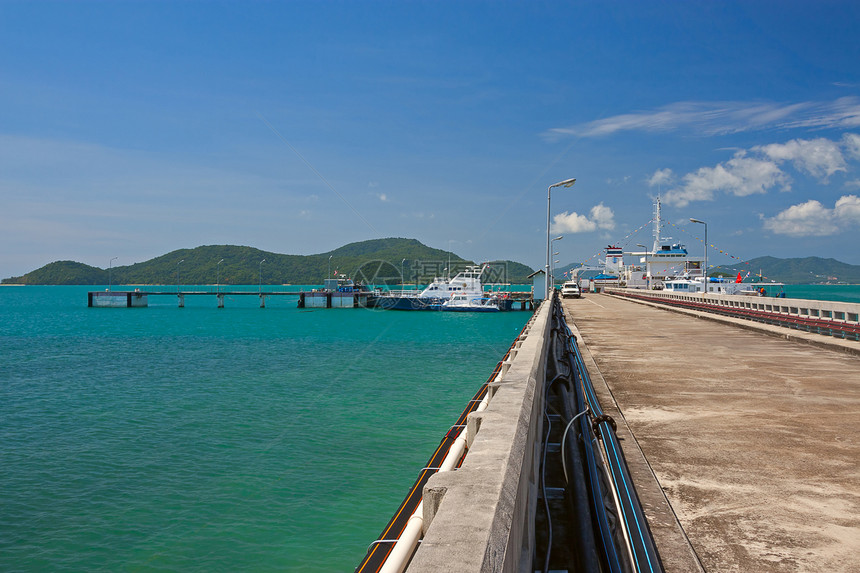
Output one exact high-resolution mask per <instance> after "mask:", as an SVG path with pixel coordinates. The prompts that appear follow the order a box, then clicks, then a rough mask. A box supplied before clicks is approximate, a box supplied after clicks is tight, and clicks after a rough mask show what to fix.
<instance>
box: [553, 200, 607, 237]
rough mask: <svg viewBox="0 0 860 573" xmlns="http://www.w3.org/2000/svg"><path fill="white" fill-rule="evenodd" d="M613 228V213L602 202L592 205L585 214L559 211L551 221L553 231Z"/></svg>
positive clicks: (580, 231)
mask: <svg viewBox="0 0 860 573" xmlns="http://www.w3.org/2000/svg"><path fill="white" fill-rule="evenodd" d="M614 228H615V213H613V212H612V209H611V208H610V207H607V206H605V205H604V204H603V203H598V204H597V205H595V206H594V207H592V208H591V211H590V212H589V214H588V215H587V216H586V215H580V214H579V213H577V212H575V211H574V212H571V213H568V212H567V211H565V212H564V213H559V214H558V215H556V216H555V217H553V223H552V232H553V233H590V232H592V231H596V230H598V229H603V230H610V231H611V230H612V229H614Z"/></svg>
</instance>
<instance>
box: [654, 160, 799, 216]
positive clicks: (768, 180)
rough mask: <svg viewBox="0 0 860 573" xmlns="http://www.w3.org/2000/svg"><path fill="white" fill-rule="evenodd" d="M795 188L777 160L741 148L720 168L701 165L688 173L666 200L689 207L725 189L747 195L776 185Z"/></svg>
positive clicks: (734, 193) (763, 191)
mask: <svg viewBox="0 0 860 573" xmlns="http://www.w3.org/2000/svg"><path fill="white" fill-rule="evenodd" d="M775 186H779V187H781V188H782V189H783V190H789V189H790V188H791V179H790V178H789V177H788V175H786V174H785V173H784V172H783V171H782V170H781V169H780V168H779V166H778V165H777V164H776V163H774V162H773V161H769V160H763V159H756V158H754V157H747V155H746V152H744V151H738V152H737V153H735V156H734V157H733V158H731V159H730V160H729V161H726V162H725V163H720V164H718V165H717V166H716V167H700V168H699V169H698V170H697V171H695V172H694V173H688V174H686V175H684V178H683V184H682V185H681V186H680V187H676V188H675V189H671V190H669V191H668V192H667V193H666V194H665V195H664V198H663V199H664V201H665V202H666V203H668V204H670V205H675V206H677V207H685V206H686V205H688V204H689V203H690V202H692V201H711V200H713V198H714V193H715V192H717V191H725V192H728V193H731V194H733V195H736V196H738V197H744V196H747V195H752V194H754V193H767V191H768V190H769V189H771V188H772V187H775Z"/></svg>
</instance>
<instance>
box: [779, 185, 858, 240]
mask: <svg viewBox="0 0 860 573" xmlns="http://www.w3.org/2000/svg"><path fill="white" fill-rule="evenodd" d="M851 225H860V198H858V197H857V196H856V195H844V196H842V197H840V198H839V199H838V200H837V201H836V204H835V206H834V208H833V209H828V208H827V207H825V206H824V205H822V204H821V203H820V202H818V201H816V200H815V199H812V200H809V201H807V202H806V203H800V204H799V205H792V206H791V207H789V208H788V209H786V210H785V211H782V212H780V213H778V214H777V215H776V216H775V217H772V218H764V228H765V229H767V230H769V231H773V232H774V233H776V234H778V235H790V236H793V237H810V236H813V237H821V236H826V235H833V234H836V233H838V232H839V231H840V230H842V229H844V228H845V227H846V226H851Z"/></svg>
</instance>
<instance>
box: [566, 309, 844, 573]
mask: <svg viewBox="0 0 860 573" xmlns="http://www.w3.org/2000/svg"><path fill="white" fill-rule="evenodd" d="M564 308H565V314H566V315H567V319H568V322H569V323H570V324H571V326H572V327H573V330H574V334H576V335H577V337H578V338H579V339H580V340H581V342H582V343H584V345H583V344H581V345H580V348H581V349H582V352H583V354H584V357H585V361H586V364H587V366H588V367H589V371H590V373H591V376H592V380H594V381H595V386H596V387H597V386H598V383H597V381H598V380H603V381H604V382H605V387H604V388H605V391H604V396H600V399H601V402H603V403H604V404H605V405H607V406H608V404H606V401H607V400H613V401H615V402H616V404H617V411H618V415H619V416H623V420H624V421H625V422H626V426H627V427H628V428H629V432H630V433H629V438H630V439H629V443H625V444H624V449H625V455H627V456H628V457H632V456H631V452H634V451H635V450H640V451H641V453H642V458H641V460H640V462H642V464H644V465H642V464H640V467H639V476H638V477H637V476H634V480H635V481H636V482H637V483H636V486H637V489H639V491H640V494H641V495H643V498H647V497H648V496H650V498H649V499H652V500H653V501H655V503H658V505H659V502H660V498H661V497H663V495H662V494H665V499H667V500H668V502H669V503H670V504H671V512H673V513H674V514H675V515H677V517H678V521H679V522H680V524H681V526H682V527H683V532H682V534H686V536H687V537H688V538H689V540H690V542H691V544H692V547H693V548H694V549H695V552H696V554H697V556H698V559H699V560H700V561H701V564H702V566H703V567H704V569H705V570H706V571H756V572H771V571H772V572H783V571H808V572H813V571H816V572H817V571H844V572H849V571H860V473H858V467H860V422H858V420H860V357H858V355H857V354H855V353H853V352H850V350H851V347H849V346H848V345H855V346H857V345H860V343H858V342H856V341H853V342H852V341H839V340H832V339H829V338H828V337H822V336H820V335H818V334H805V333H797V332H792V334H791V337H790V338H792V339H789V338H787V337H786V336H785V329H779V328H777V327H766V326H762V327H761V328H756V327H755V326H752V325H751V324H750V323H749V321H741V320H736V321H735V322H736V324H733V323H732V319H721V320H720V321H715V320H714V319H713V318H712V317H711V316H708V315H705V314H704V313H694V312H687V313H678V312H674V311H670V310H666V309H662V308H654V307H652V306H648V305H644V304H639V303H636V302H631V301H628V300H623V299H620V298H618V297H613V296H609V295H597V294H588V295H586V296H585V297H583V298H582V299H573V300H566V301H564ZM740 326H742V327H743V328H741V327H740ZM805 337H811V338H810V340H809V341H806V340H804V338H805ZM822 339H823V342H822ZM829 340H832V344H829V343H828V341H829ZM803 342H812V343H814V344H815V346H813V345H811V344H804V343H803ZM822 344H829V346H822ZM846 350H849V352H846ZM619 436H621V430H619ZM625 441H627V440H625ZM645 460H647V464H645ZM631 465H634V464H632V463H631ZM652 471H653V473H651V472H652ZM649 482H650V484H651V486H652V487H650V488H649V485H648V484H649ZM654 485H658V487H659V490H655V489H654V487H653V486H654ZM649 489H650V493H649ZM643 491H644V493H643ZM646 503H647V501H646ZM646 515H647V517H648V520H649V524H650V525H651V527H652V530H653V531H654V534H655V540H656V541H657V544H658V548H659V549H660V552H661V556H662V557H663V559H664V564H665V565H666V570H667V571H688V570H695V567H696V565H695V564H690V565H687V566H685V565H683V564H682V562H681V561H679V562H677V563H674V564H672V563H670V562H668V561H667V559H666V557H667V555H668V554H667V551H666V548H667V545H666V543H667V540H668V542H669V543H671V544H674V545H676V546H677V548H678V550H679V551H682V550H683V543H682V542H680V538H679V537H677V536H674V534H672V533H671V530H672V529H673V526H672V525H671V521H672V520H671V515H670V514H666V512H665V508H664V509H660V508H659V507H658V508H657V511H655V510H654V509H653V508H651V509H649V508H646ZM664 521H665V524H664V523H663V522H664ZM661 532H663V533H665V534H666V536H665V537H664V538H663V540H662V541H661V538H660V535H661Z"/></svg>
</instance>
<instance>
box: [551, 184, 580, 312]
mask: <svg viewBox="0 0 860 573" xmlns="http://www.w3.org/2000/svg"><path fill="white" fill-rule="evenodd" d="M574 183H576V179H565V180H564V181H559V182H558V183H553V184H552V185H550V186H549V187H547V189H546V293H545V295H546V298H547V299H549V294H550V290H549V271H550V269H549V259H550V253H551V252H552V251H551V249H550V244H549V225H550V218H549V217H550V215H549V213H550V207H549V206H550V197H551V196H552V188H553V187H571V186H573V184H574Z"/></svg>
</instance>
